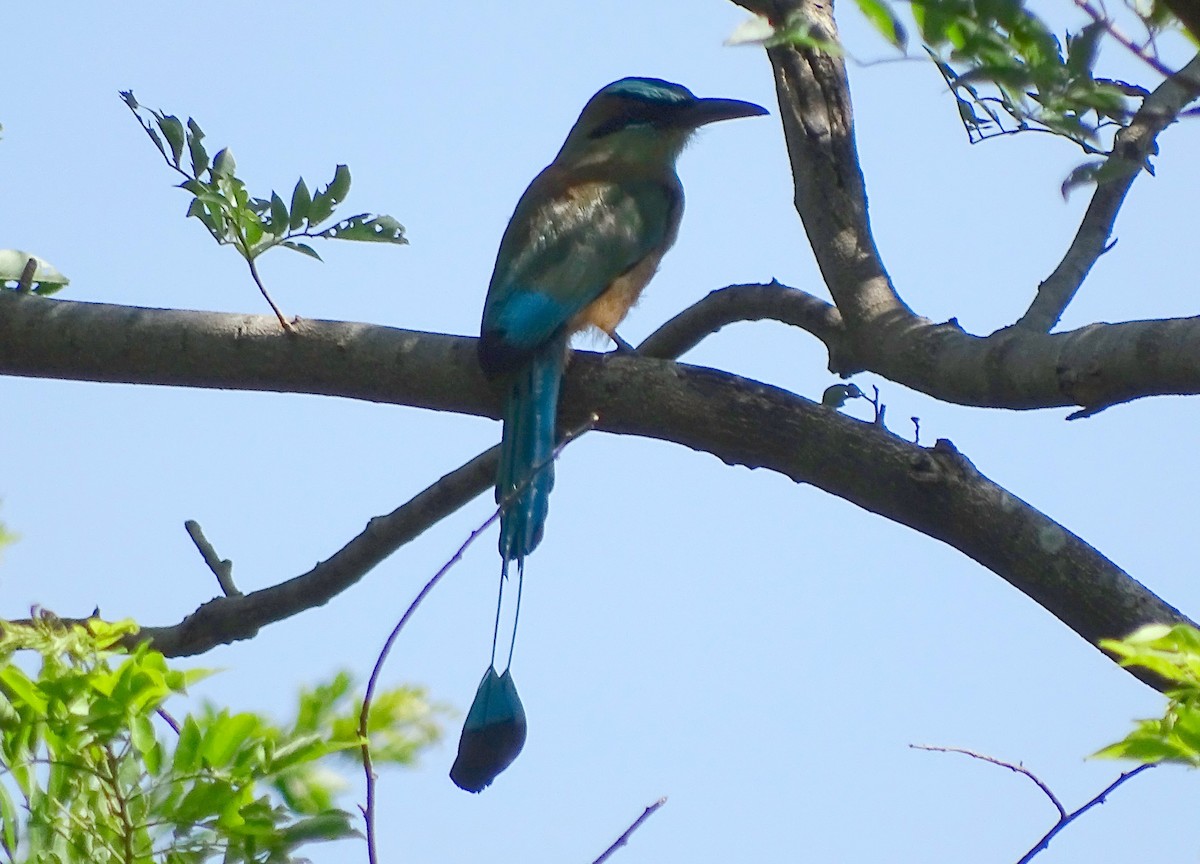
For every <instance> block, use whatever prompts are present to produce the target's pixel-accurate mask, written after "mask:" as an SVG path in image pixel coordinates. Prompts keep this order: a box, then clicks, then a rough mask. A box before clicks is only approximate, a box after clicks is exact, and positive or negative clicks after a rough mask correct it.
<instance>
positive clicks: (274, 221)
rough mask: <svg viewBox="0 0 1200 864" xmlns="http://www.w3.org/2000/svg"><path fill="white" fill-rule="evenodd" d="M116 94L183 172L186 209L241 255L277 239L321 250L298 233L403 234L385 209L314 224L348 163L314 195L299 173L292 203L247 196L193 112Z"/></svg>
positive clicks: (344, 180) (326, 211)
mask: <svg viewBox="0 0 1200 864" xmlns="http://www.w3.org/2000/svg"><path fill="white" fill-rule="evenodd" d="M121 99H123V100H124V102H125V104H126V105H128V106H129V110H130V111H132V112H133V114H134V116H135V117H137V119H138V122H139V123H141V124H142V128H143V129H145V130H146V134H147V135H149V136H150V140H151V141H152V142H154V146H155V147H157V148H158V152H159V153H161V154H162V156H163V158H164V159H165V160H167V164H168V165H170V166H171V167H172V168H174V169H175V170H176V171H177V172H179V173H180V174H181V175H183V177H184V181H183V182H182V183H180V184H179V188H181V189H185V190H187V191H188V192H190V193H192V195H193V198H192V203H191V205H190V206H189V207H188V215H189V216H195V217H196V218H197V219H199V220H200V222H201V223H203V225H204V227H205V228H207V229H208V232H209V233H210V234H211V235H212V236H213V239H214V240H216V241H217V243H219V244H221V245H232V246H234V247H235V248H236V249H237V250H238V252H240V253H241V254H242V256H243V257H245V258H246V259H247V260H251V259H253V258H256V257H258V256H259V255H261V254H262V253H263V252H265V251H266V250H268V249H271V248H273V247H275V246H282V247H284V248H286V249H292V250H295V251H297V252H301V253H303V254H305V255H308V256H310V257H312V258H316V259H317V260H318V261H319V260H320V259H321V256H320V255H318V254H317V253H316V251H315V250H314V249H313V248H312V247H311V246H309V245H308V244H306V243H300V242H298V241H297V240H296V238H297V237H305V238H321V239H329V240H333V239H336V240H359V241H370V242H380V243H399V244H403V243H407V242H408V241H407V240H405V239H404V226H402V225H401V224H400V223H399V222H397V221H396V220H395V219H393V218H392V217H391V216H380V215H375V214H371V213H359V214H358V215H356V216H350V217H348V218H346V219H342V220H340V221H339V222H337V223H336V224H334V225H333V226H331V227H328V228H324V229H320V230H318V226H320V225H322V224H324V223H325V222H327V221H328V220H329V219H330V218H331V217H332V216H333V211H334V210H335V209H336V208H337V206H338V205H339V204H341V203H342V201H344V200H345V198H346V195H347V193H349V191H350V169H349V168H347V167H346V166H345V165H338V166H337V168H336V170H335V171H334V172H333V179H332V180H331V181H330V182H329V185H328V186H326V187H325V188H324V189H320V190H318V191H317V193H316V194H315V195H314V194H312V193H311V192H310V191H309V189H308V185H307V184H306V183H305V182H304V178H303V177H301V178H300V179H299V180H298V181H296V186H295V188H294V189H293V190H292V195H291V203H290V205H289V204H286V203H284V200H283V198H281V197H280V196H279V194H278V193H277V192H272V193H271V197H270V198H252V197H250V194H249V193H248V192H247V191H246V184H245V183H244V182H243V181H242V180H241V179H240V178H239V177H238V176H237V174H236V173H235V172H236V171H237V164H236V163H235V162H234V159H233V153H232V152H230V150H229V148H228V147H226V148H224V149H222V150H220V151H218V152H217V153H216V155H215V156H213V157H212V158H211V159H210V158H209V156H208V151H207V149H206V148H205V146H204V130H202V129H201V128H200V124H198V123H197V122H196V121H195V120H194V119H192V118H191V117H189V118H188V119H187V122H186V123H184V122H183V121H181V120H180V119H179V118H178V117H176V116H175V115H173V114H164V113H163V112H161V111H156V110H155V109H153V108H146V107H144V106H142V105H139V104H138V101H137V99H136V98H134V95H133V92H132V91H130V90H126V91H124V92H122V93H121ZM164 139H165V143H164ZM185 150H186V158H184V153H185Z"/></svg>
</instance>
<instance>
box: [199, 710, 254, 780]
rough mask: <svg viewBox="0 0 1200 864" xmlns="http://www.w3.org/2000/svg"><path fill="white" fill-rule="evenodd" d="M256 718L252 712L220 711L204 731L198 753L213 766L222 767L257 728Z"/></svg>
mask: <svg viewBox="0 0 1200 864" xmlns="http://www.w3.org/2000/svg"><path fill="white" fill-rule="evenodd" d="M258 725H259V722H258V718H257V717H255V716H254V715H253V714H245V713H243V714H234V715H233V716H230V715H228V714H225V713H222V714H220V715H218V716H217V718H216V720H215V722H214V723H213V724H212V726H210V727H209V729H208V730H207V731H206V732H205V733H204V741H203V742H202V743H201V745H200V753H201V755H202V756H203V757H204V759H205V761H206V762H207V763H208V764H209V765H211V766H212V767H214V768H223V767H225V766H227V765H228V764H229V762H230V761H231V760H232V759H233V757H234V755H235V754H236V753H237V752H238V750H240V749H241V748H242V745H244V744H245V743H246V741H247V739H248V738H249V737H250V735H251V734H252V733H253V732H254V731H255V730H256V729H258Z"/></svg>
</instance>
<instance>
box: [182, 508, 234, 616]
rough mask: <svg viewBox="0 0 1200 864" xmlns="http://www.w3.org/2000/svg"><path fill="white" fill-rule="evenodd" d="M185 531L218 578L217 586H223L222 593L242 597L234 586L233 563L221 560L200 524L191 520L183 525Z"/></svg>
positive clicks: (225, 559)
mask: <svg viewBox="0 0 1200 864" xmlns="http://www.w3.org/2000/svg"><path fill="white" fill-rule="evenodd" d="M183 527H184V530H186V531H187V533H188V536H189V537H191V538H192V542H193V543H195V544H196V549H198V550H199V552H200V557H201V558H203V559H204V563H205V564H207V565H208V569H209V570H211V571H212V572H213V575H214V576H216V577H217V584H218V585H220V586H221V591H222V592H223V593H224V594H225V596H226V597H241V596H242V592H241V591H239V590H238V589H237V586H236V585H234V584H233V562H232V561H230V560H229V559H228V558H221V556H219V555H218V554H217V550H216V549H214V548H213V545H212V544H211V543H209V542H208V538H207V537H205V536H204V529H202V528H201V527H200V523H199V522H197V521H196V520H195V519H189V520H187V521H186V522H184V523H183Z"/></svg>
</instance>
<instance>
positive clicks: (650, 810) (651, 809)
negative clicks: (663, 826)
mask: <svg viewBox="0 0 1200 864" xmlns="http://www.w3.org/2000/svg"><path fill="white" fill-rule="evenodd" d="M666 803H667V796H665V795H664V796H663V797H662V798H659V799H658V800H657V801H655V802H654V803H653V804H651V805H649V806H648V807H647V808H646V809H645V810H643V811H642V815H641V816H639V817H638V818H636V819H634V820H633V824H632V825H630V826H629V827H628V828H626V829H625V831H624V833H623V834H621V836H620V837H618V838H617V839H616V840H614V841H613V844H612V845H611V846H609V847H608V848H607V849H605V850H604V851H603V852H601V853H600V857H599V858H597V859H596V860H595V861H593V862H592V864H604V862H605V861H607V860H608V859H609V858H610V857H611V856H612V854H613V853H614V852H616V851H617V850H618V849H620V848H621V847H622V846H624V845H625V844H626V843H628V842H629V837H630V835H631V834H633V832H634V831H636V830H637V829H638V828H640V827H642V823H643V822H645V821H646V820H647V819H649V818H650V817H651V816H653V815H654V813H655V811H657V810H658V808H659V807H661V806H663V805H664V804H666Z"/></svg>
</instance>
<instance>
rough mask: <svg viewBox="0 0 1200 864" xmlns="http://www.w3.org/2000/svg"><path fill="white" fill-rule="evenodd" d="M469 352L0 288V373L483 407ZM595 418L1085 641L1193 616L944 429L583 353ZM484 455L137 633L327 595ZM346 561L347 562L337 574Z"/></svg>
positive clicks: (467, 409) (474, 470) (437, 506)
mask: <svg viewBox="0 0 1200 864" xmlns="http://www.w3.org/2000/svg"><path fill="white" fill-rule="evenodd" d="M6 295H7V296H6ZM1144 323H1146V322H1144ZM1149 323H1161V322H1149ZM1122 326H1124V327H1132V326H1135V325H1122ZM1113 329H1117V328H1115V327H1114V328H1113ZM1031 338H1034V339H1037V340H1057V339H1061V338H1062V337H1061V336H1059V335H1055V336H1047V335H1040V334H1038V335H1035V336H1034V337H1031ZM474 348H475V340H474V339H469V338H465V337H454V336H443V335H438V334H428V333H416V332H412V331H403V330H394V329H391V328H387V327H372V326H369V325H364V324H345V323H338V322H321V321H300V322H297V329H296V333H295V334H294V335H291V336H288V335H287V334H284V333H283V332H281V331H280V330H279V328H278V327H277V326H275V322H274V319H272V318H269V317H266V316H242V315H220V314H216V313H200V312H179V311H163V310H151V309H131V308H125V307H113V306H104V305H102V304H89V303H70V302H64V301H53V300H46V299H43V298H38V297H29V296H26V295H17V294H15V293H13V292H0V373H5V372H6V373H8V374H20V375H37V376H40V377H57V378H74V379H79V380H91V381H124V382H128V383H158V384H174V385H179V386H191V387H208V388H213V387H217V388H226V389H239V390H269V391H280V392H296V393H321V394H325V395H331V396H343V397H348V398H358V399H368V400H371V401H376V402H387V403H393V404H403V405H415V406H421V407H425V408H433V409H437V410H443V411H454V412H459V413H466V414H478V415H486V416H492V417H494V416H496V414H497V413H498V404H497V400H496V394H495V393H494V392H493V391H492V390H491V389H490V388H489V387H488V386H487V385H486V383H485V382H484V380H483V376H482V374H481V373H480V372H479V369H478V364H477V362H476V359H475V350H474ZM592 412H595V413H597V414H599V415H600V417H601V420H600V422H599V423H598V424H597V428H598V429H601V430H604V431H608V432H614V433H617V434H624V435H639V436H643V437H649V438H655V439H659V440H663V441H670V442H674V443H677V444H681V445H683V446H685V447H689V448H691V449H694V450H697V451H703V452H707V453H711V454H713V455H714V456H716V457H718V458H719V459H721V460H722V461H724V462H726V463H728V464H731V465H745V466H747V467H751V468H766V469H768V470H771V471H776V472H778V473H781V474H784V475H785V476H787V477H790V478H792V479H793V480H795V481H796V482H800V483H810V484H812V485H814V486H816V487H817V488H820V489H822V490H824V491H826V492H829V493H830V494H833V495H837V496H838V497H840V498H843V499H845V500H847V501H850V502H851V503H854V504H857V505H858V506H859V507H862V508H863V509H865V510H869V511H870V512H872V513H877V514H879V515H881V516H883V517H885V518H887V519H890V520H892V521H894V522H898V523H900V524H902V525H907V526H909V527H911V528H913V529H914V530H916V531H918V532H920V533H922V534H925V535H927V536H929V537H932V538H934V539H937V540H941V541H942V542H944V543H946V544H948V545H950V546H953V547H954V548H955V549H958V550H959V551H961V552H962V553H963V554H964V555H967V556H968V557H970V558H972V559H974V560H975V561H977V562H979V563H980V564H981V565H983V566H984V567H986V568H987V569H989V570H991V571H992V572H994V573H996V574H997V575H999V576H1000V577H1001V578H1003V579H1005V580H1007V581H1008V582H1009V583H1011V584H1012V585H1013V586H1014V587H1016V588H1017V589H1018V590H1020V591H1022V592H1023V593H1025V594H1026V595H1027V596H1029V597H1030V598H1031V599H1033V600H1034V601H1036V602H1037V603H1039V604H1040V605H1041V606H1043V607H1044V608H1045V609H1046V610H1048V611H1049V612H1050V613H1052V614H1053V615H1055V616H1056V617H1057V618H1059V619H1060V620H1061V621H1062V622H1063V623H1065V624H1066V625H1067V626H1068V627H1070V628H1071V629H1073V630H1074V631H1075V632H1076V633H1078V634H1079V635H1080V636H1081V637H1083V638H1084V639H1086V640H1087V641H1088V642H1089V643H1090V644H1092V645H1095V644H1096V643H1097V642H1098V640H1100V639H1102V638H1110V637H1121V636H1125V635H1127V634H1128V633H1130V632H1132V631H1133V630H1135V629H1137V628H1138V627H1139V626H1141V625H1144V624H1148V623H1155V622H1156V623H1164V624H1173V623H1176V622H1180V621H1185V620H1186V619H1185V618H1184V617H1183V616H1182V615H1181V614H1180V613H1179V612H1178V611H1177V610H1176V609H1174V608H1173V607H1171V606H1170V605H1168V604H1167V603H1165V602H1164V601H1162V600H1161V599H1160V598H1158V597H1157V596H1155V595H1154V594H1153V593H1152V592H1150V591H1149V590H1147V589H1146V588H1145V587H1144V586H1142V585H1141V584H1139V583H1138V582H1137V581H1136V580H1134V579H1132V578H1131V577H1130V576H1129V575H1128V574H1126V573H1125V572H1124V571H1122V570H1121V569H1120V568H1118V567H1117V566H1116V565H1115V564H1113V563H1112V562H1111V561H1109V560H1107V559H1106V558H1104V556H1103V555H1101V554H1100V553H1099V552H1098V551H1096V549H1094V548H1093V547H1091V546H1090V545H1088V544H1087V543H1086V542H1084V541H1083V540H1082V539H1081V538H1079V537H1077V536H1076V535H1074V534H1072V533H1071V532H1069V531H1068V530H1067V529H1065V528H1064V527H1063V526H1061V525H1059V524H1057V523H1056V522H1054V521H1053V520H1052V519H1050V518H1048V517H1047V516H1045V515H1044V514H1042V513H1040V512H1038V511H1037V510H1035V509H1034V508H1032V507H1030V506H1029V505H1028V504H1026V503H1025V502H1023V501H1021V500H1020V499H1019V498H1017V497H1016V496H1014V495H1012V494H1011V493H1010V492H1008V491H1007V490H1005V489H1003V488H1001V487H999V486H997V485H996V484H994V483H992V482H991V481H990V480H988V479H987V478H986V477H984V476H983V475H982V474H980V473H979V472H978V471H977V470H976V469H975V467H974V466H973V465H971V463H970V462H969V461H968V460H967V459H966V458H965V457H964V456H963V455H962V454H960V453H959V452H958V451H957V450H956V449H955V448H954V445H953V444H951V443H950V442H949V441H945V440H941V441H938V442H937V443H936V444H935V445H934V446H933V447H931V448H925V447H920V446H918V445H916V444H913V443H911V442H908V441H905V440H903V439H901V438H898V437H896V436H894V435H892V434H891V433H889V432H888V431H887V430H886V429H883V428H882V427H880V426H877V425H875V424H873V423H866V422H863V421H859V420H855V419H853V418H850V417H846V416H845V415H842V414H840V413H838V412H837V411H833V410H830V409H827V408H823V407H821V406H819V405H816V404H814V403H812V402H810V401H808V400H807V399H803V398H801V397H799V396H796V395H794V394H792V393H788V392H787V391H785V390H781V389H779V388H775V387H771V386H768V385H766V384H761V383H759V382H756V381H750V380H747V379H744V378H739V377H737V376H735V375H731V374H728V373H725V372H719V371H716V370H712V369H704V368H700V367H695V366H688V365H684V364H678V363H672V362H669V361H665V360H655V359H649V358H643V357H624V356H619V355H617V356H614V355H604V356H597V355H595V354H591V353H589V352H578V353H577V354H576V355H575V358H574V360H573V362H572V365H571V368H570V370H569V374H568V375H567V378H566V380H565V382H564V387H563V398H562V403H561V411H560V424H562V425H563V427H564V428H570V427H572V426H576V425H579V424H580V423H582V422H583V421H584V419H585V418H586V417H587V416H588V415H590V414H591V413H592ZM490 459H491V457H490V455H485V456H481V457H479V458H478V459H476V460H473V461H472V462H471V463H468V466H464V467H463V468H461V469H459V470H458V471H456V472H454V473H453V474H451V475H449V477H451V478H454V479H453V480H450V479H447V480H444V481H440V482H439V483H437V484H435V485H434V486H432V487H430V488H429V489H428V490H426V492H424V493H422V494H421V495H419V496H417V498H416V499H414V500H413V501H411V502H409V503H408V504H406V505H404V506H403V507H401V508H399V510H397V511H396V513H395V514H393V516H392V517H387V519H389V520H390V519H392V518H393V517H394V518H395V520H396V523H397V524H396V525H395V526H393V527H394V531H393V532H389V533H390V539H389V540H387V542H386V543H384V542H380V540H379V538H377V537H375V536H373V532H374V531H375V530H376V529H377V528H378V526H377V525H375V523H372V525H370V526H368V528H367V530H366V531H365V532H364V535H365V536H364V537H363V539H362V544H361V545H356V544H352V547H350V548H349V549H348V550H343V552H341V553H338V555H335V556H334V558H333V559H331V560H330V562H326V563H325V564H324V565H321V566H322V567H328V568H330V569H328V570H326V571H325V574H324V575H328V576H329V580H328V581H324V580H320V581H317V576H315V575H312V574H309V575H310V576H312V579H313V580H314V581H311V582H309V583H307V585H305V588H304V590H303V591H301V590H300V588H299V587H298V583H296V581H295V580H292V581H291V582H285V583H283V584H282V585H279V586H275V588H271V589H266V590H265V592H255V593H254V594H248V595H245V596H243V597H228V598H218V599H217V600H215V601H212V602H211V603H210V604H207V605H206V607H202V609H201V610H199V611H198V612H197V613H195V614H194V615H193V616H191V617H190V618H189V620H188V621H187V622H184V624H181V625H178V627H177V628H157V629H151V630H150V631H149V633H148V635H150V636H151V637H152V638H154V639H155V640H156V641H157V640H160V639H161V640H163V641H162V644H163V645H164V647H169V650H170V652H171V653H182V652H190V651H196V650H202V649H203V646H204V645H205V644H216V643H217V642H220V641H227V640H228V639H229V638H243V637H245V636H247V635H251V634H252V632H253V630H254V629H255V628H256V627H257V626H261V624H263V623H269V621H273V620H278V619H279V618H280V617H282V616H283V615H286V614H290V613H288V611H287V610H288V609H292V610H298V609H299V608H308V606H311V605H314V603H322V602H325V601H326V600H327V599H328V598H329V597H331V596H333V593H336V590H338V589H337V585H338V584H339V583H340V584H342V585H344V584H346V583H347V581H348V580H353V579H357V578H360V577H361V575H362V573H363V572H365V569H366V567H368V566H370V564H372V563H374V562H377V561H378V560H382V557H383V556H385V555H386V554H387V553H388V551H390V549H392V548H395V546H396V545H398V544H399V543H401V542H405V538H408V539H411V538H412V537H415V536H417V535H418V534H420V532H421V531H422V530H424V529H425V528H426V527H428V526H429V525H431V524H433V523H434V522H436V521H437V520H438V519H441V518H443V517H444V516H445V515H447V514H448V513H450V512H453V510H454V509H455V508H456V507H458V506H461V504H463V503H465V502H466V501H468V500H470V499H471V498H472V497H474V496H475V495H477V494H478V493H479V492H480V491H481V490H482V489H484V488H486V487H487V486H488V485H490V483H491V481H492V471H493V470H494V469H493V466H492V463H491V461H490ZM346 560H350V561H352V562H353V561H357V562H358V563H357V564H356V565H355V566H354V567H346V569H345V570H344V571H342V572H340V573H339V572H338V568H339V566H340V565H341V564H342V563H344V562H345V561H346ZM334 562H336V563H334ZM297 578H303V577H297ZM314 584H315V585H321V586H322V587H321V588H319V589H316V588H311V586H312V585H314ZM310 589H311V590H313V591H315V592H316V593H315V595H313V594H309V590H310ZM302 594H303V595H305V596H301V595H302ZM314 596H315V598H316V599H315V600H314V599H313V597H314ZM209 606H211V607H213V611H212V612H211V613H209V612H206V611H205V609H207V608H208V607H209ZM209 614H211V615H213V616H214V617H213V618H211V619H210V618H206V617H205V616H206V615H209ZM210 628H212V630H211V631H210ZM222 628H232V629H227V630H222ZM213 633H218V634H220V635H219V637H214V636H213ZM214 638H216V641H215V642H214V641H213V639H214ZM168 639H171V640H174V641H172V642H170V643H168V642H167V640H168ZM1134 674H1139V675H1143V674H1145V673H1139V672H1137V671H1134ZM1145 680H1150V679H1145ZM1152 683H1154V684H1155V685H1156V686H1158V685H1160V684H1161V682H1158V681H1156V680H1155V681H1152Z"/></svg>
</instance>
